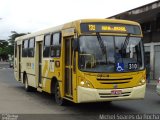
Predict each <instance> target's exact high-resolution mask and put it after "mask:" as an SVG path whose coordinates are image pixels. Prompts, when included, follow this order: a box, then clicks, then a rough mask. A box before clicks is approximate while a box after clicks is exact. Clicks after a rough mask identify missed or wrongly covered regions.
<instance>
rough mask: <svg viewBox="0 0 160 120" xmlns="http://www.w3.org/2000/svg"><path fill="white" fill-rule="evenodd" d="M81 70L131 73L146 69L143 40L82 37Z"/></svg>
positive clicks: (127, 37)
mask: <svg viewBox="0 0 160 120" xmlns="http://www.w3.org/2000/svg"><path fill="white" fill-rule="evenodd" d="M78 64H79V69H80V70H81V71H88V72H130V71H138V70H142V69H144V53H143V44H142V38H140V37H131V36H100V35H98V34H97V35H95V36H89V35H88V36H87V35H85V36H80V38H79V62H78Z"/></svg>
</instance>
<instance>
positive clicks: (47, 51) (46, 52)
mask: <svg viewBox="0 0 160 120" xmlns="http://www.w3.org/2000/svg"><path fill="white" fill-rule="evenodd" d="M50 44H51V36H50V34H48V35H45V37H44V47H43V57H49V54H50Z"/></svg>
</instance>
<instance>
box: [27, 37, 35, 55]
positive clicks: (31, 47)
mask: <svg viewBox="0 0 160 120" xmlns="http://www.w3.org/2000/svg"><path fill="white" fill-rule="evenodd" d="M34 46H35V40H34V38H31V39H30V40H29V48H28V57H34V48H35V47H34Z"/></svg>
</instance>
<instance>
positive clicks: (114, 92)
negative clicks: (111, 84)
mask: <svg viewBox="0 0 160 120" xmlns="http://www.w3.org/2000/svg"><path fill="white" fill-rule="evenodd" d="M121 93H122V90H112V91H111V94H112V95H120V94H121Z"/></svg>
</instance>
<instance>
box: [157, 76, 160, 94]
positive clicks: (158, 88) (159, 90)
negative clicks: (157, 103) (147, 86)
mask: <svg viewBox="0 0 160 120" xmlns="http://www.w3.org/2000/svg"><path fill="white" fill-rule="evenodd" d="M156 92H157V94H158V95H160V77H159V80H158V82H157V86H156Z"/></svg>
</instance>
